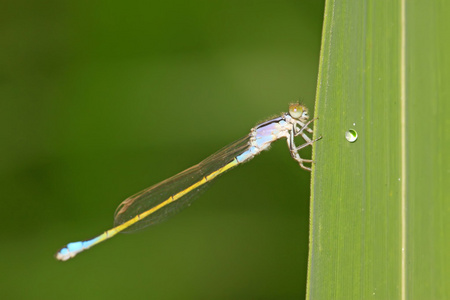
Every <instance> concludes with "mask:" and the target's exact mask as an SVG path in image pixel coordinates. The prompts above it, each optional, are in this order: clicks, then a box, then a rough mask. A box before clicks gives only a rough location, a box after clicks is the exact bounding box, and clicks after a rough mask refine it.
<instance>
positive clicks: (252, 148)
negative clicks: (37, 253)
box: [56, 103, 320, 261]
mask: <svg viewBox="0 0 450 300" xmlns="http://www.w3.org/2000/svg"><path fill="white" fill-rule="evenodd" d="M308 119H309V115H308V109H307V108H306V107H305V106H303V105H300V104H298V103H294V104H291V105H290V106H289V112H288V113H283V114H282V115H281V116H279V117H277V118H274V119H271V120H268V121H266V122H263V123H261V124H259V125H257V126H255V127H253V128H252V129H251V131H250V133H249V134H248V135H247V136H246V137H244V138H242V139H240V140H237V141H236V142H234V143H232V144H230V145H228V146H226V147H225V148H223V149H222V150H220V151H218V152H217V153H215V154H213V155H211V156H210V157H208V158H206V159H205V160H203V161H202V162H200V163H198V164H197V165H195V166H193V167H191V168H189V169H187V170H185V171H183V172H181V173H179V174H177V175H175V176H173V177H171V178H169V179H166V180H164V181H162V182H160V183H158V184H155V185H153V186H151V187H149V188H147V189H145V190H143V191H141V192H139V193H137V194H135V195H133V196H131V197H129V198H127V199H126V200H124V201H123V202H122V203H121V204H120V205H119V207H118V208H117V209H116V212H115V216H114V226H115V227H114V228H112V229H110V230H108V231H106V232H104V233H103V234H101V235H99V236H97V237H95V238H93V239H90V240H86V241H80V242H74V243H69V244H68V245H67V246H65V247H63V248H62V249H60V250H59V251H58V253H56V258H57V259H59V260H63V261H65V260H68V259H70V258H72V257H74V256H75V255H77V254H78V253H80V252H82V251H84V250H86V249H89V248H91V247H92V246H94V245H97V244H98V243H101V242H103V241H104V240H106V239H109V238H111V237H113V236H114V235H116V234H117V233H119V232H122V231H123V232H130V231H134V230H137V229H141V228H144V227H147V226H150V225H153V224H156V223H159V222H161V221H163V220H165V219H167V218H168V217H169V216H171V215H173V214H175V213H176V212H178V211H179V210H181V209H182V208H184V207H186V206H188V205H189V204H190V203H191V202H192V201H193V200H194V198H195V196H198V195H199V192H200V191H201V190H203V189H205V188H206V187H207V186H208V183H210V182H211V181H212V180H213V179H214V178H216V177H217V176H219V175H220V174H222V173H224V172H225V171H228V170H229V169H232V168H234V167H236V166H237V165H240V164H242V163H244V162H247V161H249V160H250V159H252V158H253V157H255V155H257V154H259V153H260V152H261V151H263V150H266V149H268V148H269V146H270V144H271V143H272V142H274V141H276V140H278V139H281V138H286V140H287V144H288V147H289V151H290V153H291V156H292V158H293V159H295V160H296V161H297V162H298V163H299V164H300V167H302V168H303V169H305V170H308V171H310V170H311V169H310V168H309V167H308V166H305V165H304V164H305V163H312V160H310V159H303V158H301V157H300V155H299V153H298V151H299V150H300V149H302V148H305V147H307V146H309V145H312V144H313V143H314V142H315V141H317V140H318V139H315V140H312V139H311V138H310V137H309V136H308V135H307V134H306V132H308V133H312V132H313V131H312V129H311V128H309V127H308V125H309V124H310V123H311V122H313V121H314V119H313V120H310V121H308ZM296 136H301V137H302V138H303V139H304V141H305V143H303V144H302V145H300V146H296V145H295V141H294V138H295V137H296ZM319 139H320V137H319Z"/></svg>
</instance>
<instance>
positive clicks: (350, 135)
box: [345, 129, 358, 143]
mask: <svg viewBox="0 0 450 300" xmlns="http://www.w3.org/2000/svg"><path fill="white" fill-rule="evenodd" d="M345 138H346V139H347V141H349V142H350V143H353V142H355V141H356V140H357V139H358V133H357V132H356V130H354V129H349V130H348V131H346V132H345Z"/></svg>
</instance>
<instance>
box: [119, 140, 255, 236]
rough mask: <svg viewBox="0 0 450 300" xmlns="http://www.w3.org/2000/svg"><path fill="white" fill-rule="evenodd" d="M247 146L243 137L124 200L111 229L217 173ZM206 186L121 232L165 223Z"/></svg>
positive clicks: (207, 184)
mask: <svg viewBox="0 0 450 300" xmlns="http://www.w3.org/2000/svg"><path fill="white" fill-rule="evenodd" d="M248 147H249V136H246V137H244V138H242V139H240V140H237V141H235V142H234V143H232V144H230V145H228V146H226V147H224V148H222V149H221V150H219V151H218V152H216V153H214V154H213V155H211V156H209V157H208V158H206V159H205V160H203V161H202V162H200V163H198V164H196V165H195V166H192V167H190V168H189V169H187V170H185V171H183V172H181V173H179V174H177V175H175V176H173V177H170V178H168V179H166V180H164V181H162V182H160V183H158V184H155V185H153V186H151V187H149V188H147V189H145V190H143V191H141V192H139V193H137V194H135V195H133V196H131V197H129V198H127V199H125V200H124V201H123V202H122V203H121V204H120V205H119V206H118V207H117V209H116V212H115V215H114V226H118V225H121V224H123V223H125V222H127V221H128V220H130V219H132V218H134V217H135V216H137V215H139V214H141V213H143V212H145V211H148V210H149V209H152V208H153V207H155V206H157V205H158V204H161V203H162V202H164V201H165V200H167V199H169V198H170V197H171V196H173V195H175V194H177V193H179V192H182V191H184V190H185V189H187V188H189V187H190V186H192V185H193V184H195V183H197V182H199V181H200V180H202V179H203V178H204V177H205V176H207V175H209V174H211V173H212V172H214V171H217V170H219V169H220V168H222V167H223V166H225V165H226V164H228V163H229V162H231V161H232V160H233V159H234V158H235V157H236V156H237V155H239V154H241V153H242V152H244V151H245V150H246V149H247V148H248ZM209 184H210V182H206V183H205V184H202V185H200V186H199V187H197V188H195V189H193V190H192V191H190V192H189V193H187V194H186V195H184V196H182V197H181V198H179V199H178V200H176V201H174V202H172V203H170V204H167V205H165V206H163V207H162V208H160V209H158V210H156V211H155V212H154V213H152V214H150V215H149V216H147V217H146V218H143V219H142V220H140V221H138V222H136V223H135V224H133V225H131V226H130V227H128V228H127V229H125V230H124V231H123V232H132V231H136V230H139V229H142V228H145V227H147V226H150V225H153V224H157V223H159V222H162V221H164V220H166V219H167V218H169V217H170V216H172V215H174V214H175V213H177V212H179V211H180V210H181V209H183V208H185V207H187V206H188V205H190V203H192V202H193V201H194V200H195V199H196V198H197V196H198V195H200V194H201V192H202V191H204V190H205V189H206V188H207V187H208V186H209Z"/></svg>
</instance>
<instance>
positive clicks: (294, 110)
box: [289, 103, 309, 120]
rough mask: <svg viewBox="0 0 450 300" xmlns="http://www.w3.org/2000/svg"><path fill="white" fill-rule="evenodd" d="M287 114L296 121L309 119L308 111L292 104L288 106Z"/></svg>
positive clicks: (304, 107)
mask: <svg viewBox="0 0 450 300" xmlns="http://www.w3.org/2000/svg"><path fill="white" fill-rule="evenodd" d="M289 114H290V115H291V117H293V118H294V119H297V120H307V119H308V118H309V115H308V109H307V108H306V106H304V105H300V104H298V103H293V104H291V105H289Z"/></svg>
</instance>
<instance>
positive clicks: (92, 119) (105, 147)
mask: <svg viewBox="0 0 450 300" xmlns="http://www.w3.org/2000/svg"><path fill="white" fill-rule="evenodd" d="M322 19H323V2H322V1H313V0H310V1H189V2H186V1H153V2H149V1H131V2H123V1H97V2H90V1H16V2H13V1H7V2H5V3H3V4H2V8H1V12H0V20H1V21H0V35H1V39H0V99H1V101H0V110H1V118H0V122H1V123H0V127H1V132H2V146H1V147H0V151H1V152H0V157H1V159H0V180H1V192H2V196H1V204H2V207H1V209H0V217H1V220H2V226H1V228H0V236H1V242H0V243H1V244H0V267H1V272H0V297H1V298H2V299H35V298H41V299H56V298H63V299H72V298H77V299H78V298H80V297H82V298H85V299H106V298H108V299H129V298H135V299H142V298H145V299H302V298H304V295H305V286H306V266H307V250H308V215H309V211H308V209H309V208H308V206H309V204H308V202H309V181H310V177H309V176H310V175H309V174H308V173H307V172H305V171H303V170H302V169H300V168H299V166H298V164H297V163H295V162H294V161H293V160H292V159H291V157H290V155H289V152H288V150H287V147H286V143H285V142H284V141H280V142H278V143H276V144H275V145H274V146H273V147H272V150H271V151H268V152H266V153H264V154H262V155H260V156H259V157H257V158H256V159H254V160H253V161H251V162H250V163H248V164H245V165H244V166H241V167H239V168H237V169H235V170H232V171H230V172H229V173H227V174H226V175H224V176H222V177H221V178H219V179H218V180H217V182H216V183H215V184H214V185H213V186H212V188H211V189H209V190H208V191H207V192H206V193H205V194H204V195H203V196H202V197H201V198H200V199H199V200H197V201H196V202H195V203H194V204H193V205H192V206H191V207H190V208H188V209H186V210H184V211H183V212H181V213H180V214H179V215H177V216H176V217H174V218H172V219H170V220H169V221H167V222H164V223H162V224H160V225H158V226H155V227H151V228H149V229H148V230H145V231H141V232H139V233H137V234H127V235H118V236H117V237H115V238H113V239H112V240H110V241H107V242H105V243H103V244H101V245H99V246H97V247H94V248H92V249H91V250H89V251H87V252H85V253H82V254H80V255H79V256H77V257H76V258H74V259H73V260H71V261H68V262H59V261H56V260H55V259H54V257H53V255H54V253H55V252H56V251H57V250H58V249H59V248H60V247H62V246H64V245H65V244H66V243H68V242H72V241H77V240H80V239H87V238H90V237H93V236H95V235H97V234H100V233H102V232H103V231H104V230H106V229H109V228H110V227H111V225H112V219H113V214H114V210H115V208H116V206H117V205H118V204H119V203H120V202H121V201H122V200H123V199H125V198H126V197H128V196H129V195H131V194H134V193H135V192H137V191H139V190H141V189H143V188H146V187H147V186H150V185H152V184H154V183H157V182H159V181H161V180H163V179H165V178H167V177H170V176H172V175H174V174H176V173H178V172H180V171H182V170H184V169H185V168H187V167H190V166H191V165H193V164H195V163H197V162H199V161H201V160H202V159H204V158H206V157H207V156H208V155H210V154H212V153H214V152H215V151H217V150H219V149H220V148H221V147H223V146H225V145H226V144H228V143H231V142H233V141H234V140H236V139H238V138H240V137H242V136H244V135H246V134H247V133H248V131H249V129H250V128H251V127H252V126H254V125H255V124H257V123H258V122H260V121H263V120H264V119H265V118H268V117H271V116H273V115H276V114H279V113H280V112H282V111H286V109H287V104H288V103H289V102H291V101H296V100H301V101H303V102H304V103H305V104H306V105H308V106H309V107H310V108H311V110H312V106H313V100H314V94H315V88H316V79H317V68H318V57H319V48H320V35H321V26H322Z"/></svg>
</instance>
